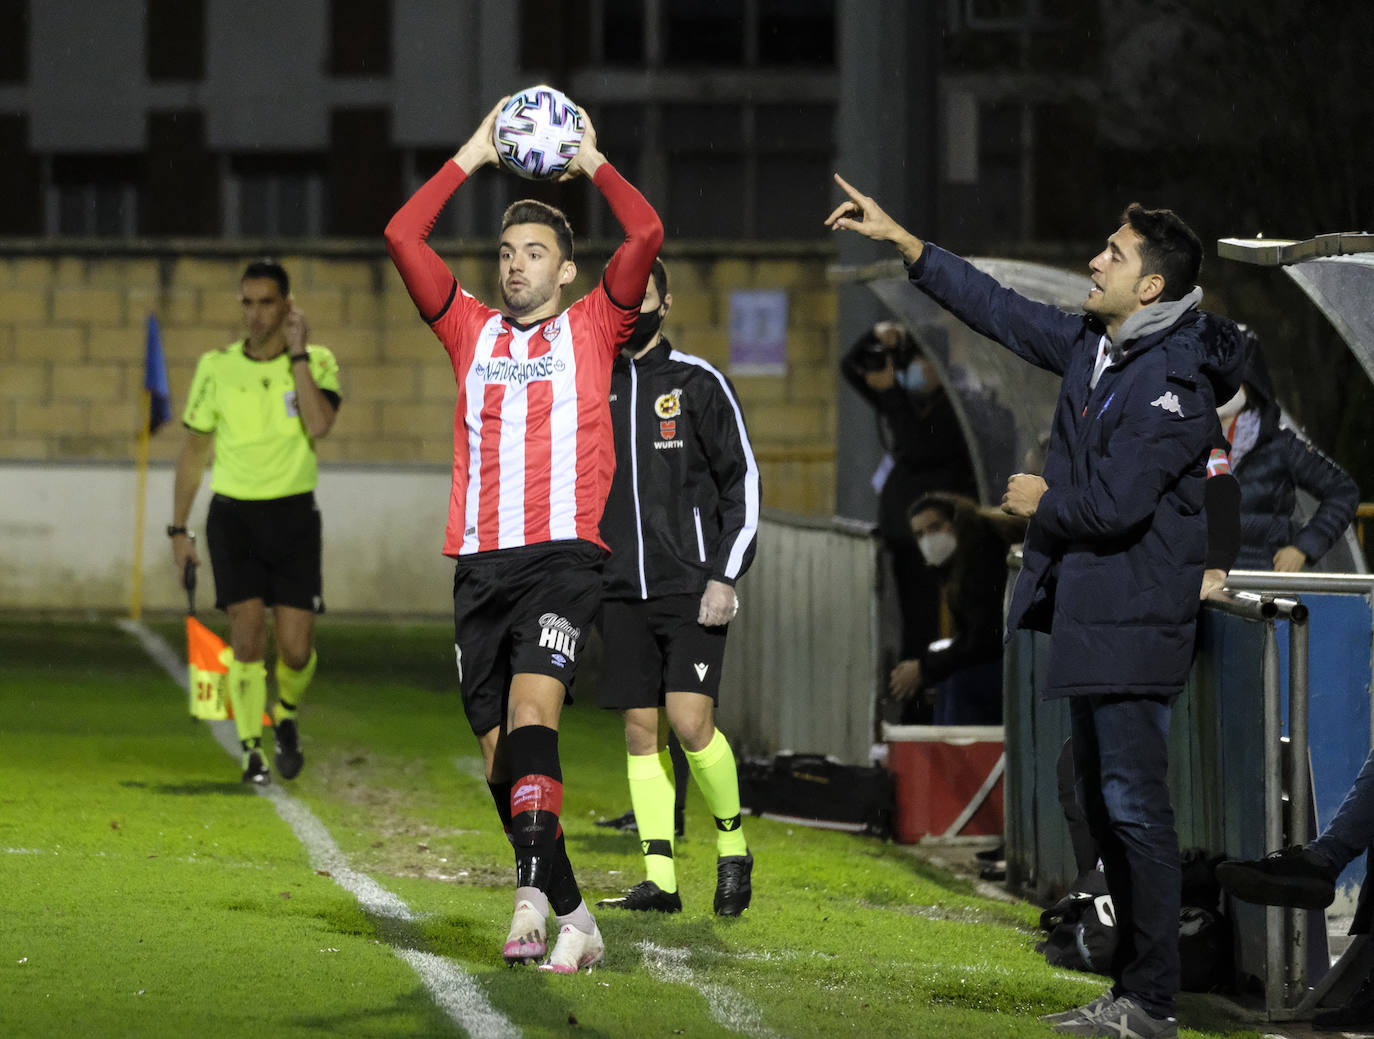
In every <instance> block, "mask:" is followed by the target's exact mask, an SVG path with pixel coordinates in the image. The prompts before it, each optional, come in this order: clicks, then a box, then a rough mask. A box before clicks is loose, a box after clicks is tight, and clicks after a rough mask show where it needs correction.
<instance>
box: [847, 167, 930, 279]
mask: <svg viewBox="0 0 1374 1039" xmlns="http://www.w3.org/2000/svg"><path fill="white" fill-rule="evenodd" d="M835 183H836V184H838V185H839V186H840V188H841V189H842V190H843V191H844V193H845V194H846V195H848V196H849V200H848V201H847V202H841V203H840V204H839V205H838V206H836V207H835V208H834V210H832V211H831V213H830V215H829V216H828V217H826V218H825V226H826V227H828V228H830V229H831V230H832V231H857V232H859V234H861V235H863V236H864V237H866V238H872V239H873V240H874V241H878V242H891V243H892V244H893V245H895V246H896V247H897V248H898V250H899V251H900V252H901V254H902V258H903V259H904V260H906V262H907V263H915V262H916V261H917V260H919V259H920V258H921V250H922V249H924V248H925V243H924V242H922V241H921V240H920V239H919V238H917V237H916V236H915V235H914V234H912V233H911V232H910V231H908V230H907V229H906V228H905V227H903V226H902V225H901V224H899V223H897V221H895V220H893V219H892V217H890V216H888V215H887V213H886V212H884V211H883V208H882V207H881V206H879V205H878V203H877V202H875V201H874V200H873V199H872V198H870V197H869V196H868V195H865V194H862V193H861V192H859V191H858V190H857V189H856V188H854V186H853V185H851V184H850V183H849V182H848V181H846V180H845V179H844V178H843V177H841V176H840V175H839V174H838V173H837V174H835Z"/></svg>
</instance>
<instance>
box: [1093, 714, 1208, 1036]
mask: <svg viewBox="0 0 1374 1039" xmlns="http://www.w3.org/2000/svg"><path fill="white" fill-rule="evenodd" d="M1172 709H1173V700H1172V698H1167V699H1166V698H1153V697H1139V696H1075V697H1072V698H1070V700H1069V719H1070V724H1071V727H1072V728H1071V731H1072V734H1073V756H1074V767H1075V770H1076V772H1077V777H1078V780H1077V782H1078V795H1079V798H1080V803H1081V804H1082V805H1083V809H1084V813H1085V814H1086V815H1087V819H1088V827H1089V829H1090V830H1091V832H1092V835H1093V837H1094V838H1096V840H1097V845H1098V848H1099V851H1100V854H1101V855H1102V866H1103V871H1104V872H1105V874H1106V877H1107V891H1108V893H1109V894H1110V895H1111V896H1112V905H1113V907H1114V908H1115V910H1116V926H1117V936H1118V938H1117V947H1116V954H1115V955H1114V956H1113V958H1112V979H1113V981H1114V982H1115V984H1114V985H1113V986H1112V991H1113V994H1115V995H1117V996H1123V995H1125V996H1130V997H1132V998H1133V999H1135V1000H1136V1001H1137V1002H1138V1003H1140V1005H1141V1006H1142V1007H1144V1008H1145V1009H1146V1010H1148V1011H1149V1012H1150V1013H1151V1014H1154V1015H1156V1016H1160V1017H1168V1016H1172V1015H1173V1012H1174V994H1175V993H1176V992H1178V985H1179V962H1178V913H1179V902H1180V883H1181V880H1182V876H1181V873H1182V871H1181V869H1180V866H1179V854H1178V833H1177V831H1176V830H1175V829H1174V809H1173V805H1172V804H1171V803H1170V801H1169V717H1170V714H1171V712H1172Z"/></svg>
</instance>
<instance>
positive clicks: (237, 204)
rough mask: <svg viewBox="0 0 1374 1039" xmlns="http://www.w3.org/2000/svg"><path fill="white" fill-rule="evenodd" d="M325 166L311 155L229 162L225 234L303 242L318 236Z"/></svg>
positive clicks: (241, 158)
mask: <svg viewBox="0 0 1374 1039" xmlns="http://www.w3.org/2000/svg"><path fill="white" fill-rule="evenodd" d="M320 166H321V163H320V162H319V160H317V159H315V158H314V157H311V156H300V155H240V156H237V157H236V158H235V159H234V160H233V161H232V162H231V164H230V177H229V183H228V193H229V195H230V199H229V204H228V206H227V210H228V212H227V216H228V218H229V219H228V220H227V221H226V224H227V226H226V227H225V233H227V234H229V235H238V236H246V237H274V238H275V237H280V238H305V237H311V236H316V235H319V234H320V231H321V227H322V225H323V220H322V218H321V213H322V205H321V197H322V195H323V190H322V182H323V178H322V177H321V174H320Z"/></svg>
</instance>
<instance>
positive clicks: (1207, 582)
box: [1198, 568, 1226, 599]
mask: <svg viewBox="0 0 1374 1039" xmlns="http://www.w3.org/2000/svg"><path fill="white" fill-rule="evenodd" d="M1225 587H1226V571H1225V570H1219V569H1215V568H1214V569H1211V570H1204V571H1202V591H1200V592H1199V593H1198V598H1199V599H1210V598H1211V597H1212V596H1213V595H1215V594H1216V593H1217V592H1219V591H1221V590H1222V589H1223V588H1225Z"/></svg>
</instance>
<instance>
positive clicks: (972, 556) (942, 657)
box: [888, 492, 1025, 725]
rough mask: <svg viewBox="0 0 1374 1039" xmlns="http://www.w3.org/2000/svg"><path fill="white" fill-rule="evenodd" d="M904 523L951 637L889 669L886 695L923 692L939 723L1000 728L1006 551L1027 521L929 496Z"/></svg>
mask: <svg viewBox="0 0 1374 1039" xmlns="http://www.w3.org/2000/svg"><path fill="white" fill-rule="evenodd" d="M907 522H908V525H909V529H910V531H911V536H912V538H913V539H914V541H915V544H916V546H917V548H918V550H919V551H920V553H921V555H922V557H923V558H924V559H925V562H926V564H927V565H928V566H930V567H931V568H932V569H933V571H934V572H935V574H936V577H937V581H938V588H939V593H940V599H941V600H942V601H943V604H944V607H945V610H946V611H947V614H948V619H949V634H948V637H946V638H941V639H938V640H935V641H933V642H931V643H930V644H929V645H927V646H926V647H925V648H924V649H923V650H922V651H921V652H919V653H917V654H915V655H913V656H912V657H909V658H908V659H906V660H903V661H902V662H901V663H899V664H898V665H897V666H896V667H895V668H893V669H892V674H891V676H890V678H889V683H888V686H889V691H890V692H891V695H892V696H893V697H894V698H895V699H898V700H902V701H906V702H907V703H910V702H911V701H912V700H913V698H916V694H917V693H922V692H923V693H925V694H926V695H927V696H929V697H931V698H933V699H934V706H935V714H934V722H935V724H936V725H1000V724H1001V722H1002V599H1003V593H1004V592H1005V590H1006V586H1007V546H1008V545H1010V544H1012V543H1014V542H1016V541H1019V540H1021V537H1022V535H1023V534H1024V533H1025V521H1024V520H1018V519H1017V518H1015V517H1009V516H1006V515H1004V514H1002V513H1000V512H993V511H991V510H983V509H980V508H979V506H978V504H977V503H976V502H974V501H973V500H971V499H969V498H965V497H963V496H962V495H958V494H949V493H944V492H934V493H931V494H926V495H923V496H922V497H920V498H918V499H917V500H916V501H915V502H913V503H912V506H911V508H910V510H908V521H907ZM904 713H905V712H904Z"/></svg>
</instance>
